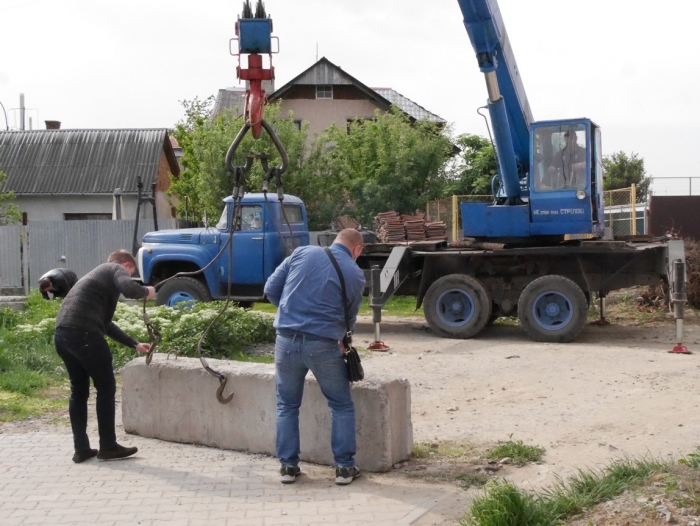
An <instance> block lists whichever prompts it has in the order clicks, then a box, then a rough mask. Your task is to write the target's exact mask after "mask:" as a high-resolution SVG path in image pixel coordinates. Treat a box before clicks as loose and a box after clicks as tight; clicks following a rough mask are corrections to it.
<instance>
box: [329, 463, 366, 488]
mask: <svg viewBox="0 0 700 526" xmlns="http://www.w3.org/2000/svg"><path fill="white" fill-rule="evenodd" d="M360 475H361V473H360V470H359V469H358V468H357V467H356V466H353V467H351V468H341V467H340V466H336V467H335V483H336V484H338V485H339V486H347V485H348V484H350V483H351V482H352V481H353V480H355V479H356V478H357V477H359V476H360Z"/></svg>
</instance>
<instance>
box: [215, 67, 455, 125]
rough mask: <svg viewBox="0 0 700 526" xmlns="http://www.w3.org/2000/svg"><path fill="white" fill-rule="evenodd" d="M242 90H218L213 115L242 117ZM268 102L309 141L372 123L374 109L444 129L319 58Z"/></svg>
mask: <svg viewBox="0 0 700 526" xmlns="http://www.w3.org/2000/svg"><path fill="white" fill-rule="evenodd" d="M244 95H245V89H242V88H229V89H226V90H219V93H218V96H217V99H216V103H215V106H214V115H219V114H221V112H223V111H225V110H233V111H236V109H237V110H238V111H237V113H238V114H240V113H242V110H243V102H244ZM268 101H269V102H276V101H281V114H282V115H287V114H288V113H289V112H290V111H291V112H293V114H294V119H295V120H296V121H298V122H299V125H301V123H302V122H303V121H307V122H308V123H309V138H310V139H312V138H313V136H314V135H315V134H318V133H320V132H321V131H323V130H325V129H326V128H328V127H329V126H330V125H331V124H335V125H336V126H337V127H341V128H342V127H345V126H347V123H348V122H350V121H353V120H356V119H373V118H374V112H375V111H376V110H377V109H378V110H380V111H382V112H387V111H389V109H390V108H391V106H392V105H394V106H396V107H398V108H399V109H400V110H401V111H403V112H404V113H406V114H407V115H408V116H409V118H410V119H412V120H427V121H430V122H435V123H436V124H438V125H439V126H444V125H445V124H446V121H445V120H444V119H442V118H441V117H439V116H438V115H435V114H434V113H432V112H430V111H428V110H427V109H425V108H423V107H422V106H420V105H419V104H417V103H415V102H413V101H412V100H410V99H408V98H407V97H404V96H403V95H401V94H400V93H399V92H397V91H395V90H393V89H391V88H370V87H369V86H366V85H365V84H363V83H362V82H360V81H359V80H358V79H356V78H355V77H353V76H352V75H350V74H349V73H347V72H345V71H343V69H342V68H340V67H339V66H336V65H335V64H333V63H332V62H331V61H330V60H328V59H327V58H325V57H323V58H321V59H320V60H319V61H318V62H316V63H315V64H313V65H312V66H311V67H310V68H308V69H306V70H305V71H303V72H302V73H300V74H299V75H297V76H296V77H294V78H293V79H292V80H290V81H289V82H287V83H286V84H285V85H284V86H282V87H280V88H279V89H277V90H275V91H274V92H273V93H272V94H270V93H268Z"/></svg>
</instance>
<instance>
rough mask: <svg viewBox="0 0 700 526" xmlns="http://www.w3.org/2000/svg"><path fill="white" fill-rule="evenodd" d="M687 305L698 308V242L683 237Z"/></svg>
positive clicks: (699, 295) (699, 296)
mask: <svg viewBox="0 0 700 526" xmlns="http://www.w3.org/2000/svg"><path fill="white" fill-rule="evenodd" d="M684 243H685V259H686V262H687V263H686V264H687V266H686V269H685V271H686V275H687V279H688V290H687V291H686V292H687V294H688V305H690V306H692V307H695V308H696V309H700V242H698V241H695V240H693V239H685V240H684Z"/></svg>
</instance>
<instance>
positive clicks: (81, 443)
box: [54, 250, 155, 463]
mask: <svg viewBox="0 0 700 526" xmlns="http://www.w3.org/2000/svg"><path fill="white" fill-rule="evenodd" d="M135 271H136V262H135V261H134V258H133V256H132V255H131V254H130V253H129V252H128V251H126V250H118V251H116V252H113V253H112V254H110V255H109V258H108V260H107V263H103V264H102V265H99V266H98V267H97V268H95V269H94V270H92V271H90V272H89V273H88V274H87V275H86V276H85V277H83V278H82V279H81V280H80V281H78V283H76V285H75V286H74V287H73V288H72V289H71V290H70V292H69V293H68V295H67V296H66V298H65V299H64V300H63V303H62V304H61V308H60V309H59V311H58V315H57V316H56V335H55V338H54V341H55V344H56V352H57V353H58V355H59V356H60V357H61V359H62V360H63V363H65V365H66V370H67V371H68V377H69V378H70V386H71V396H70V402H69V405H68V413H69V416H70V423H71V429H72V430H73V445H74V449H75V454H74V455H73V462H76V463H77V462H83V461H84V460H87V459H89V458H92V457H94V456H96V455H97V458H98V459H101V460H111V459H117V458H124V457H128V456H131V455H133V454H134V453H136V451H137V448H135V447H124V446H121V445H119V444H117V437H116V432H115V426H114V414H115V408H114V403H115V402H114V397H115V394H116V390H117V387H116V381H115V379H114V369H113V366H112V353H111V352H110V350H109V346H108V345H107V341H106V340H105V338H104V335H105V334H106V335H107V336H109V337H110V338H112V339H113V340H115V341H117V342H119V343H121V344H123V345H126V346H127V347H131V348H133V349H136V350H137V351H138V352H140V353H147V352H148V350H149V349H150V345H148V344H146V343H139V342H137V341H136V340H135V339H134V338H132V337H131V336H129V335H128V334H126V333H125V332H124V331H122V330H121V329H120V328H119V327H117V326H116V325H115V324H114V322H113V321H112V317H113V316H114V311H115V310H116V308H117V302H118V301H119V295H120V294H123V295H124V296H126V297H127V298H131V299H142V298H146V299H147V300H148V299H151V298H153V297H154V296H155V289H154V288H153V287H144V286H142V285H139V284H137V283H136V282H135V281H132V280H131V276H132V275H133V274H134V272H135ZM90 378H92V382H93V384H94V385H95V390H96V391H97V403H96V409H97V428H98V432H99V435H100V450H99V451H97V450H95V449H91V448H90V439H89V438H88V435H87V416H88V409H87V401H88V396H89V394H90Z"/></svg>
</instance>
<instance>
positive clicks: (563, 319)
mask: <svg viewBox="0 0 700 526" xmlns="http://www.w3.org/2000/svg"><path fill="white" fill-rule="evenodd" d="M587 316H588V302H587V301H586V296H585V295H584V294H583V291H582V290H581V289H580V287H579V286H578V285H576V283H574V282H573V281H571V280H570V279H568V278H565V277H563V276H542V277H541V278H537V279H536V280H534V281H533V282H532V283H530V284H529V285H528V286H527V287H525V290H523V292H522V294H521V295H520V300H518V317H519V318H520V323H521V324H522V326H523V329H525V332H527V333H528V334H529V335H530V337H531V338H532V339H533V340H535V341H538V342H558V343H566V342H570V341H571V340H573V339H574V338H576V336H578V335H579V333H580V332H581V331H582V330H583V326H584V325H585V324H586V317H587Z"/></svg>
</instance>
